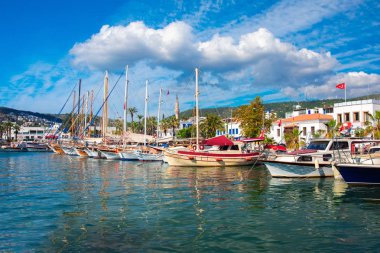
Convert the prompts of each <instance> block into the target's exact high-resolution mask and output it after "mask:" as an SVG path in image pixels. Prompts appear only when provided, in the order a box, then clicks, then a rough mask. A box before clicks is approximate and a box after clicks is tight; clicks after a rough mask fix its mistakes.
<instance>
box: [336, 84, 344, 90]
mask: <svg viewBox="0 0 380 253" xmlns="http://www.w3.org/2000/svg"><path fill="white" fill-rule="evenodd" d="M336 87H337V88H338V89H341V90H344V89H345V88H346V84H345V83H340V84H337V85H336Z"/></svg>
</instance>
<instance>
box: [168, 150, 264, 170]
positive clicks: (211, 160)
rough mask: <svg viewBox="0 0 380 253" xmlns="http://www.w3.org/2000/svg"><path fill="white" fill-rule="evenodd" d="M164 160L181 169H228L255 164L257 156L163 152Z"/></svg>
mask: <svg viewBox="0 0 380 253" xmlns="http://www.w3.org/2000/svg"><path fill="white" fill-rule="evenodd" d="M164 154H165V159H166V160H167V162H168V164H169V165H170V166H180V167H181V166H183V167H230V166H247V165H253V164H255V163H256V162H257V158H258V156H259V155H258V154H252V155H246V156H243V157H240V156H238V155H237V156H228V155H225V154H211V153H210V154H207V153H202V155H196V154H195V153H194V154H191V152H187V153H186V154H179V153H171V152H167V151H165V152H164Z"/></svg>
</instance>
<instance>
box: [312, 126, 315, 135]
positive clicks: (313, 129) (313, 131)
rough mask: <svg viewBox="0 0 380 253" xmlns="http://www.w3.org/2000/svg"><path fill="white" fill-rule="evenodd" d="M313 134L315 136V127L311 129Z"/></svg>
mask: <svg viewBox="0 0 380 253" xmlns="http://www.w3.org/2000/svg"><path fill="white" fill-rule="evenodd" d="M311 134H312V135H314V134H315V127H313V126H312V127H311Z"/></svg>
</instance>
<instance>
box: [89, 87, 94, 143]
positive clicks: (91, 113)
mask: <svg viewBox="0 0 380 253" xmlns="http://www.w3.org/2000/svg"><path fill="white" fill-rule="evenodd" d="M93 104H94V90H91V99H90V118H89V119H88V121H89V122H92V116H93V111H92V107H93ZM95 134H96V122H95V121H94V135H95ZM88 136H89V137H90V136H91V129H89V131H88Z"/></svg>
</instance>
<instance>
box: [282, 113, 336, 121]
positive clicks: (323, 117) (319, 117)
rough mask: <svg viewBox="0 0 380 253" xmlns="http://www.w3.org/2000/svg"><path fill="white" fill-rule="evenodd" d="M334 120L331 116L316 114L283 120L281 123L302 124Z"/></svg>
mask: <svg viewBox="0 0 380 253" xmlns="http://www.w3.org/2000/svg"><path fill="white" fill-rule="evenodd" d="M332 119H334V118H333V116H331V115H326V114H320V113H314V114H303V115H299V116H295V117H291V118H286V119H282V120H281V121H282V122H283V123H288V122H293V123H294V122H301V121H310V120H332Z"/></svg>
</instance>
